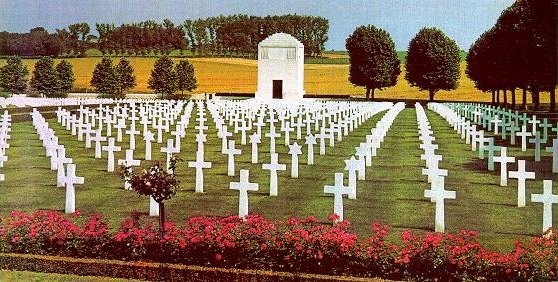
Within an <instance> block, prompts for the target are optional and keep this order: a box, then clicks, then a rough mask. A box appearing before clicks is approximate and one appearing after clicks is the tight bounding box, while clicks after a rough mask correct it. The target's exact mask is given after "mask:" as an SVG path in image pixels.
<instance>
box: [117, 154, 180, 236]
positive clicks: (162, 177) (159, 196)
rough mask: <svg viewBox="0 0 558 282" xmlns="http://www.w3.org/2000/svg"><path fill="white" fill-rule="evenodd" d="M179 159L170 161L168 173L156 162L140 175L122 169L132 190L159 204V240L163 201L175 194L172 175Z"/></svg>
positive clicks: (174, 181)
mask: <svg viewBox="0 0 558 282" xmlns="http://www.w3.org/2000/svg"><path fill="white" fill-rule="evenodd" d="M180 160H181V159H179V158H177V157H172V158H171V159H170V166H169V171H167V170H166V169H165V168H164V167H162V166H161V163H159V162H157V163H155V165H153V166H151V167H150V168H149V169H147V170H145V169H143V170H142V171H141V173H135V172H134V171H133V170H132V169H131V167H125V166H123V167H122V170H121V173H122V177H123V178H124V179H125V181H127V182H128V183H130V185H131V187H132V189H133V190H134V191H136V192H137V193H138V194H140V195H145V196H149V197H152V198H153V199H154V200H155V201H156V202H157V203H158V204H159V231H160V234H161V238H162V237H163V235H164V233H165V201H166V200H169V199H170V198H172V196H174V195H175V194H176V191H177V190H178V187H179V181H178V179H176V177H175V175H174V170H175V169H176V164H177V163H178V162H179V161H180Z"/></svg>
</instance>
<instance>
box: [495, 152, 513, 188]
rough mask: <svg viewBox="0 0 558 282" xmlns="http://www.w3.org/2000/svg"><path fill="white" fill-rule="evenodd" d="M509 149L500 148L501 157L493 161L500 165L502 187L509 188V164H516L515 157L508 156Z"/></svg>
mask: <svg viewBox="0 0 558 282" xmlns="http://www.w3.org/2000/svg"><path fill="white" fill-rule="evenodd" d="M507 152H508V148H506V147H501V148H500V156H499V157H493V158H492V159H493V160H494V161H495V162H497V163H500V186H508V163H515V158H514V157H508V156H507Z"/></svg>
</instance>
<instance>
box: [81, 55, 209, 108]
mask: <svg viewBox="0 0 558 282" xmlns="http://www.w3.org/2000/svg"><path fill="white" fill-rule="evenodd" d="M91 85H92V86H93V87H95V90H96V91H97V92H98V93H99V94H101V96H106V97H115V98H124V97H125V92H126V91H128V90H130V89H131V88H133V87H134V86H136V77H135V75H134V69H133V67H132V66H131V65H130V62H129V61H128V60H127V59H126V58H121V59H120V61H119V62H118V64H117V65H115V66H113V65H112V60H111V59H110V58H106V57H105V58H103V59H101V61H100V62H99V63H98V64H97V65H96V66H95V70H93V76H92V78H91ZM148 85H149V88H150V89H152V90H153V91H154V92H155V93H157V94H161V96H162V98H164V97H165V95H166V97H167V98H175V96H174V93H175V92H176V91H181V97H183V95H184V91H192V90H194V89H196V88H197V87H198V84H197V80H196V77H195V74H194V66H193V65H192V64H191V63H190V62H189V61H187V60H181V61H179V62H178V63H177V64H176V66H175V65H174V63H173V61H172V60H171V59H170V58H169V57H167V56H163V57H161V58H159V59H157V61H155V65H154V66H153V70H151V76H150V77H149V81H148Z"/></svg>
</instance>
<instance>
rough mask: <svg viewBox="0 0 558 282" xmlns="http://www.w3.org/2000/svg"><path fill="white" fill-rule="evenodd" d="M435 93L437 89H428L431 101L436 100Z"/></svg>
mask: <svg viewBox="0 0 558 282" xmlns="http://www.w3.org/2000/svg"><path fill="white" fill-rule="evenodd" d="M434 94H436V91H434V90H433V89H429V90H428V96H429V98H430V102H432V101H434Z"/></svg>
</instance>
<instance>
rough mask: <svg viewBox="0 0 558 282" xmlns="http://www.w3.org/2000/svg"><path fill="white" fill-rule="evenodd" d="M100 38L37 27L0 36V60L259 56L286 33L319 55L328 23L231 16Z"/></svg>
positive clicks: (144, 26) (117, 30)
mask: <svg viewBox="0 0 558 282" xmlns="http://www.w3.org/2000/svg"><path fill="white" fill-rule="evenodd" d="M95 28H96V30H97V33H98V36H95V35H92V34H91V28H90V26H89V24H87V23H76V24H72V25H69V26H68V27H67V28H63V29H57V30H56V32H54V33H48V32H47V31H46V30H45V29H44V28H42V27H37V28H34V29H32V30H31V31H30V32H29V33H10V32H6V31H4V32H0V55H4V56H12V55H19V56H53V57H56V56H60V55H65V56H83V55H84V54H85V51H86V50H87V49H89V48H98V49H99V50H101V52H102V53H103V55H121V56H122V55H136V56H137V55H148V54H152V53H155V54H164V55H168V54H169V53H170V52H171V51H172V50H175V49H180V50H185V49H187V50H190V51H191V52H192V53H193V54H194V55H197V56H215V55H219V56H250V57H255V56H256V55H257V46H258V43H259V42H260V41H262V40H263V39H265V38H266V37H268V36H269V35H271V34H273V33H277V32H286V33H289V34H291V35H293V36H294V37H296V38H297V39H298V40H300V41H301V42H302V43H303V44H304V46H305V53H306V54H305V55H306V56H320V55H321V53H322V51H323V50H324V48H325V43H326V41H327V39H328V36H327V34H328V30H329V21H328V20H327V19H325V18H323V17H316V16H302V15H283V16H266V17H256V16H249V15H230V16H219V17H209V18H200V19H196V20H186V21H184V22H183V23H182V24H179V25H175V24H174V23H173V22H172V21H171V20H169V19H165V20H163V22H162V23H158V22H155V21H151V20H148V21H143V22H139V23H132V24H122V25H120V26H116V25H114V24H106V23H97V24H95Z"/></svg>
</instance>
